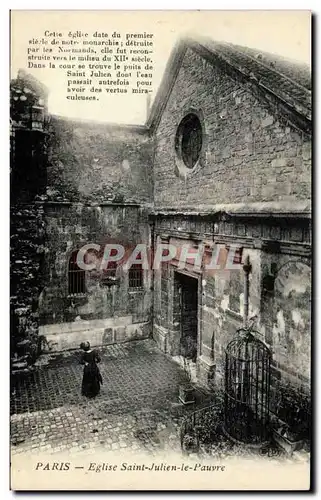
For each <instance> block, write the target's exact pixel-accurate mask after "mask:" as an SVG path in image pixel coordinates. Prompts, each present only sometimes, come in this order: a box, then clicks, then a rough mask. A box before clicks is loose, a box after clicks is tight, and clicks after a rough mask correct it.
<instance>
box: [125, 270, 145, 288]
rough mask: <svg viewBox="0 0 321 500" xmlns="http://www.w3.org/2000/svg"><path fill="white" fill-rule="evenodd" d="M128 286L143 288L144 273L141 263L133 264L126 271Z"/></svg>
mask: <svg viewBox="0 0 321 500" xmlns="http://www.w3.org/2000/svg"><path fill="white" fill-rule="evenodd" d="M128 285H129V288H143V286H144V275H143V269H142V265H141V264H133V265H132V266H131V268H130V269H129V271H128Z"/></svg>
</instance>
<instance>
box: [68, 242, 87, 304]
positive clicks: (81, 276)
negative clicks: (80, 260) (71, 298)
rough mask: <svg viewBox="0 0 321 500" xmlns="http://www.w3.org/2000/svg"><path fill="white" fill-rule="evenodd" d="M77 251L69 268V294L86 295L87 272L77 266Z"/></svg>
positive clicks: (71, 259) (71, 258)
mask: <svg viewBox="0 0 321 500" xmlns="http://www.w3.org/2000/svg"><path fill="white" fill-rule="evenodd" d="M77 253H78V252H77V251H76V252H73V254H72V256H71V257H70V260H69V268H68V294H69V295H83V294H85V293H86V281H85V271H84V270H83V269H81V268H80V267H79V266H78V264H77Z"/></svg>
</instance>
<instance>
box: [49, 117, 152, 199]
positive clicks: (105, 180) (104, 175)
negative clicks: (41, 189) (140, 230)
mask: <svg viewBox="0 0 321 500" xmlns="http://www.w3.org/2000/svg"><path fill="white" fill-rule="evenodd" d="M49 134H50V136H49V137H50V139H49V147H48V180H47V197H48V200H50V201H73V202H78V201H79V202H81V201H82V202H95V203H97V204H99V203H102V202H103V203H107V202H113V203H128V202H132V203H139V204H143V203H146V202H151V201H152V185H153V168H152V143H151V140H150V138H149V136H148V134H147V132H146V130H145V129H144V128H143V127H134V126H133V127H130V126H128V127H126V126H117V125H115V126H113V125H108V124H104V123H92V122H89V123H87V122H80V121H79V122H76V121H72V120H69V119H63V118H58V117H51V119H50V124H49Z"/></svg>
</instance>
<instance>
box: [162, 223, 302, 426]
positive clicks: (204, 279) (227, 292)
mask: <svg viewBox="0 0 321 500" xmlns="http://www.w3.org/2000/svg"><path fill="white" fill-rule="evenodd" d="M211 218H212V221H211ZM183 221H184V223H183ZM241 227H242V231H240V228H241ZM310 229H311V228H310V223H309V220H302V219H301V220H299V219H296V218H293V220H292V221H291V220H290V219H287V218H283V219H282V218H279V219H278V220H276V219H270V218H267V219H265V221H264V219H261V220H258V218H257V217H248V218H247V220H244V219H243V220H242V223H241V221H240V219H239V218H238V217H231V218H230V219H229V220H227V221H222V220H221V221H220V220H215V217H214V216H210V215H209V216H207V217H206V216H204V217H201V216H194V217H188V216H187V215H186V214H185V215H181V216H180V215H174V214H172V215H170V216H169V215H168V216H167V217H165V216H161V215H160V216H156V222H155V237H156V238H157V241H158V242H163V243H171V244H173V245H175V246H176V247H181V246H182V245H183V244H189V245H191V246H194V247H196V246H197V245H198V244H199V243H200V242H202V243H203V244H205V245H210V244H211V245H212V244H214V245H215V244H221V245H227V246H229V245H230V244H231V243H233V244H235V245H238V246H239V247H240V249H242V261H243V262H244V261H245V259H246V257H247V256H248V257H249V259H250V263H251V266H252V269H251V273H250V281H249V317H250V318H254V328H255V330H256V331H257V332H258V338H259V339H260V340H263V341H264V342H265V343H266V344H267V345H268V346H269V348H270V350H271V352H272V367H271V410H272V412H273V413H275V414H276V415H277V416H278V417H279V418H280V419H281V420H284V421H287V422H291V419H293V415H294V414H295V413H296V412H297V409H298V408H299V407H304V408H305V410H304V411H305V412H306V415H307V414H309V411H310V410H309V402H308V401H309V397H308V395H309V391H310V359H311V347H310V346H311V325H310V316H311V314H310V300H311V291H310V286H311V277H310V267H309V265H310V253H311V248H310ZM241 234H242V236H241ZM275 235H277V236H278V240H274V236H275ZM263 236H264V237H263ZM177 265H178V262H176V263H175V261H173V262H171V263H170V264H167V265H164V266H163V268H162V270H161V272H158V273H156V275H155V288H154V311H155V317H154V327H153V336H154V338H155V340H156V342H157V343H158V345H159V346H160V348H161V349H162V350H164V351H165V352H167V353H169V354H175V352H174V351H175V345H176V344H175V342H176V341H177V338H176V337H177V336H176V337H175V331H176V330H175V329H176V327H177V324H178V321H177V318H176V317H175V311H176V309H175V303H177V300H178V298H177V297H176V295H175V279H174V276H175V270H176V269H177ZM185 271H187V272H188V273H190V274H191V275H193V276H195V278H197V279H198V280H199V282H200V283H201V286H200V288H199V299H198V302H199V308H198V319H199V332H198V335H199V342H198V379H199V381H200V382H201V383H203V384H204V385H205V386H207V387H212V388H215V390H223V389H224V369H225V349H226V347H227V345H228V343H229V342H230V341H231V340H232V339H233V338H234V337H235V335H236V332H237V330H238V329H239V328H241V327H242V325H243V313H244V273H243V270H242V269H241V270H226V269H222V270H218V271H207V270H206V269H205V268H204V265H203V267H202V269H201V270H200V271H198V270H195V269H194V268H193V265H192V264H191V263H190V264H187V265H186V266H185ZM176 313H177V311H176ZM176 333H177V332H176ZM175 339H176V340H175ZM306 415H305V416H303V417H302V416H301V417H302V419H303V420H304V419H305V421H308V418H309V417H306Z"/></svg>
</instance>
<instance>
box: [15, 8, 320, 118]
mask: <svg viewBox="0 0 321 500" xmlns="http://www.w3.org/2000/svg"><path fill="white" fill-rule="evenodd" d="M45 30H50V31H63V32H69V31H73V32H74V31H77V30H80V31H87V32H94V31H96V30H97V31H103V32H108V33H111V32H113V31H115V30H116V31H119V32H121V33H135V32H137V33H140V32H144V31H147V32H152V33H153V34H154V55H153V60H154V77H153V93H152V96H151V97H152V100H153V98H154V97H155V94H156V92H157V89H158V87H159V84H160V81H161V78H162V76H163V73H164V69H165V65H166V63H167V60H168V58H169V55H170V52H171V50H172V48H173V45H174V44H175V42H176V41H177V40H178V39H179V38H180V37H181V36H184V35H186V34H192V33H195V34H196V35H197V34H201V35H204V36H210V37H211V38H213V39H214V40H218V41H226V42H231V43H235V44H239V45H244V46H247V47H252V48H257V49H260V50H262V51H267V52H271V53H275V54H279V55H282V56H285V57H288V58H290V59H295V60H297V61H301V62H306V63H308V64H310V57H311V56H310V53H311V47H310V42H311V32H310V12H309V11H298V10H296V11H294V10H293V11H289V10H286V11H275V10H274V11H262V10H261V11H245V10H244V11H215V10H212V11H204V10H202V11H13V12H12V14H11V77H12V78H13V77H15V76H16V73H17V71H18V69H19V68H23V69H27V63H26V49H27V46H28V41H29V40H30V39H31V38H37V37H42V36H43V35H44V32H45ZM28 72H30V73H31V74H33V75H34V76H35V77H36V78H38V79H39V80H40V81H41V82H42V83H43V84H45V85H46V87H47V88H48V91H49V98H48V106H49V112H50V113H52V114H55V115H60V116H66V117H70V118H75V119H87V120H95V121H102V122H112V123H115V122H116V123H128V124H143V123H144V122H145V120H146V111H147V99H146V95H144V94H141V95H137V94H136V95H132V94H130V95H124V94H117V95H116V94H113V95H112V96H107V95H106V96H104V98H103V99H100V100H99V101H97V102H96V103H95V102H93V101H90V102H88V101H87V102H84V101H68V100H67V99H66V98H65V95H66V93H65V87H66V82H65V76H64V72H63V71H59V70H58V71H56V70H55V71H54V72H53V70H48V69H28Z"/></svg>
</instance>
